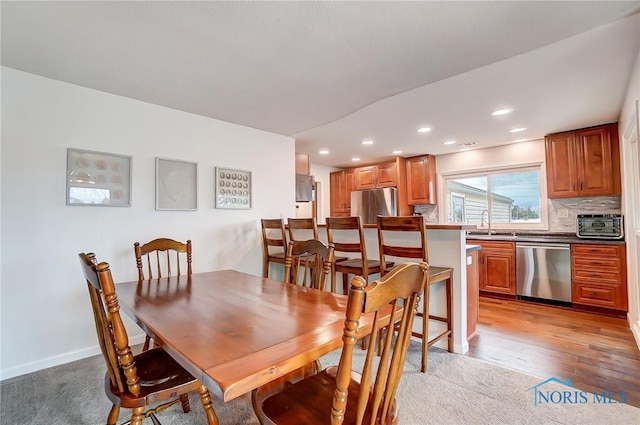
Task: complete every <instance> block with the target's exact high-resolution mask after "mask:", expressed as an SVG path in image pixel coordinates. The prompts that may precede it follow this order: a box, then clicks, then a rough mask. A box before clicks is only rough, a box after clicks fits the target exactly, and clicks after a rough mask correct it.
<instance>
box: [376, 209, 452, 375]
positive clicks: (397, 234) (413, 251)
mask: <svg viewBox="0 0 640 425" xmlns="http://www.w3.org/2000/svg"><path fill="white" fill-rule="evenodd" d="M377 225H378V249H379V252H380V262H381V263H382V264H383V265H384V264H385V262H386V260H387V258H388V257H391V258H404V259H419V260H421V261H424V262H427V263H428V261H429V255H428V247H427V239H426V231H425V224H424V217H423V216H421V215H419V216H407V217H385V216H378V217H377ZM429 271H430V273H429V281H428V286H427V288H426V289H425V291H424V299H423V300H422V311H418V312H417V315H418V316H419V317H421V318H422V326H421V331H420V332H418V331H414V332H413V336H415V337H417V338H420V339H421V340H422V364H421V367H420V370H421V371H422V372H426V371H427V350H428V348H429V347H431V346H432V345H434V344H435V343H437V342H438V341H440V340H442V339H443V338H447V349H448V351H449V352H453V330H452V326H451V312H452V307H451V306H452V298H451V297H452V290H451V285H452V282H451V281H452V278H453V269H452V268H451V267H436V266H430V268H429ZM385 273H386V269H385V268H384V267H382V269H381V274H382V275H384V274H385ZM440 282H444V285H445V292H446V301H445V303H446V310H447V317H441V316H436V315H433V314H429V293H430V289H431V286H432V285H435V284H437V283H440ZM429 320H436V321H439V322H442V323H445V324H446V328H445V330H444V331H443V332H441V333H439V334H438V335H436V336H435V337H433V338H429V334H428V333H429Z"/></svg>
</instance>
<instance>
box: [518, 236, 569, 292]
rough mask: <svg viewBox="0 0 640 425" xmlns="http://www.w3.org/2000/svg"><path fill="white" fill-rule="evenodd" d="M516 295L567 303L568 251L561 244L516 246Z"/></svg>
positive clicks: (565, 246)
mask: <svg viewBox="0 0 640 425" xmlns="http://www.w3.org/2000/svg"><path fill="white" fill-rule="evenodd" d="M516 294H517V296H518V297H519V298H537V299H542V300H550V301H556V302H559V303H565V304H566V303H570V302H571V248H570V245H569V244H563V243H546V242H545V243H533V242H518V243H516Z"/></svg>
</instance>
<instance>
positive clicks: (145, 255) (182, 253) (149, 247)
mask: <svg viewBox="0 0 640 425" xmlns="http://www.w3.org/2000/svg"><path fill="white" fill-rule="evenodd" d="M133 251H134V254H135V256H136V267H137V268H138V280H145V272H144V269H145V267H144V265H145V264H146V270H147V274H146V278H148V279H159V278H161V277H163V276H165V277H166V276H181V275H182V271H183V270H185V269H186V274H187V276H191V257H192V252H191V241H190V240H188V241H187V242H186V243H183V242H179V241H176V240H173V239H168V238H158V239H154V240H152V241H149V242H147V243H146V244H144V245H140V243H139V242H136V243H134V244H133ZM154 271H155V273H154ZM150 345H151V338H150V337H149V336H148V335H147V336H146V337H145V340H144V345H143V346H142V350H143V351H144V350H147V349H148V348H149V346H150Z"/></svg>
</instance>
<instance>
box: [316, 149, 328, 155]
mask: <svg viewBox="0 0 640 425" xmlns="http://www.w3.org/2000/svg"><path fill="white" fill-rule="evenodd" d="M318 153H319V154H320V155H327V154H328V153H329V151H328V150H326V149H323V150H321V151H318Z"/></svg>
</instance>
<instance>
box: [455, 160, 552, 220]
mask: <svg viewBox="0 0 640 425" xmlns="http://www.w3.org/2000/svg"><path fill="white" fill-rule="evenodd" d="M541 175H542V173H541V166H534V167H531V166H528V167H526V168H519V169H509V170H492V171H489V172H478V173H473V174H463V175H450V176H445V191H446V193H445V195H446V199H447V202H446V203H445V205H446V211H445V212H444V213H445V214H444V215H445V217H446V218H447V222H448V223H469V224H477V225H479V226H480V225H481V226H482V227H485V228H486V227H487V225H488V220H489V219H490V220H491V226H492V228H507V229H508V228H518V229H521V228H527V227H536V228H541V227H543V226H544V223H545V222H546V219H545V216H546V208H545V205H544V204H543V202H542V199H543V193H542V187H543V185H542V180H541Z"/></svg>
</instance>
